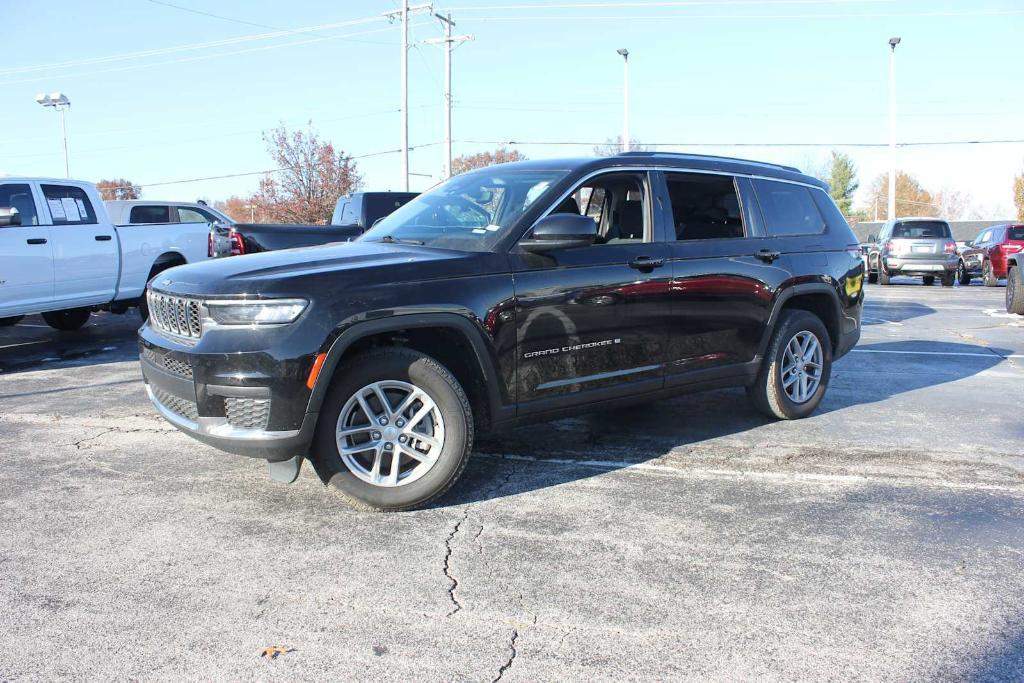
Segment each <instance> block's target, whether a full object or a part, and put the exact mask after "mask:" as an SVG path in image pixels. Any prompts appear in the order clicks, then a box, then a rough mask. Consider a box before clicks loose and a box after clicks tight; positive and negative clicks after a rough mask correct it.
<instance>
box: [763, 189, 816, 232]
mask: <svg viewBox="0 0 1024 683" xmlns="http://www.w3.org/2000/svg"><path fill="white" fill-rule="evenodd" d="M752 183H753V185H754V191H755V192H756V193H757V203H758V204H760V205H761V215H762V216H763V217H764V223H765V229H766V230H767V231H768V234H769V235H817V234H820V233H821V232H822V231H824V229H825V220H824V219H823V218H822V217H821V212H819V211H818V207H817V205H816V204H815V203H814V199H813V198H812V197H811V191H810V190H809V189H808V188H806V187H804V186H803V185H794V184H792V183H780V182H777V181H774V180H760V179H756V178H755V179H754V180H752Z"/></svg>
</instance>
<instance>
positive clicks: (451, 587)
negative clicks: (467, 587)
mask: <svg viewBox="0 0 1024 683" xmlns="http://www.w3.org/2000/svg"><path fill="white" fill-rule="evenodd" d="M468 517H469V508H466V510H465V512H463V514H462V519H460V520H459V521H457V522H456V523H455V526H454V527H453V528H452V532H451V533H450V534H448V538H446V539H445V541H444V575H445V577H446V578H447V579H448V599H449V600H451V601H452V610H451V611H450V612H448V614H446V615H445V617H450V616H452V615H453V614H455V613H456V612H458V611H459V610H461V609H462V603H461V602H459V599H458V598H457V597H455V591H456V590H458V588H459V580H458V579H457V578H455V575H454V574H452V566H451V559H452V540H453V539H454V538H455V535H456V534H458V533H459V529H461V528H462V524H463V522H465V521H466V519H467V518H468Z"/></svg>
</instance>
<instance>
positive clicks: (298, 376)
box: [139, 152, 864, 510]
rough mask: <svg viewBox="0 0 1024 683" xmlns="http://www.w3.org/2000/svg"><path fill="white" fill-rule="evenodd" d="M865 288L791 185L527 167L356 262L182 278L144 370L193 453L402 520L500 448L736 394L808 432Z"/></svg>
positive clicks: (157, 314) (606, 167)
mask: <svg viewBox="0 0 1024 683" xmlns="http://www.w3.org/2000/svg"><path fill="white" fill-rule="evenodd" d="M863 282H864V262H863V260H862V259H861V254H860V248H859V246H858V244H857V240H856V238H855V237H854V234H853V232H852V231H851V230H850V227H849V226H848V225H847V223H846V221H845V220H844V219H843V216H842V214H840V212H839V210H838V209H837V208H836V206H835V204H834V203H833V202H832V200H831V198H830V197H829V195H828V191H827V186H826V185H825V184H824V183H822V182H821V181H819V180H817V179H815V178H812V177H810V176H807V175H804V174H802V173H800V172H799V171H797V170H796V169H794V168H790V167H786V166H777V165H774V164H766V163H757V162H750V161H742V160H737V159H727V158H721V157H707V156H698V155H683V154H664V153H651V152H631V153H626V154H621V155H618V156H615V157H609V158H604V159H591V160H586V159H583V160H580V159H576V160H543V161H524V162H517V163H512V164H502V165H498V166H492V167H489V168H485V169H480V170H478V171H473V172H470V173H466V174H463V175H459V176H456V177H455V178H453V179H451V180H449V181H447V182H445V183H444V184H442V185H439V186H438V187H436V188H434V189H433V190H431V191H429V192H426V193H424V194H423V195H421V196H419V197H418V198H416V199H414V200H413V201H411V202H410V203H408V204H406V205H405V206H403V207H402V208H401V209H399V210H398V211H396V212H394V213H393V214H391V215H390V216H388V217H387V218H386V219H384V220H383V221H381V222H380V223H378V224H377V225H376V226H374V227H373V228H371V229H370V230H369V231H367V232H366V233H365V234H363V235H361V236H360V237H359V238H357V239H356V241H354V242H348V243H343V244H335V245H329V246H323V247H316V248H311V249H303V250H301V251H296V250H292V251H280V252H270V253H266V254H256V255H253V256H249V257H246V258H242V259H221V260H210V261H205V262H203V263H196V264H191V265H186V266H180V267H177V268H172V269H170V270H167V271H164V272H163V273H161V274H160V275H159V276H158V277H156V278H155V279H154V280H153V281H152V282H151V283H150V287H149V290H148V292H147V295H148V297H149V301H150V304H149V308H150V311H151V313H150V318H149V321H148V322H147V323H146V324H145V325H144V326H143V327H142V328H141V329H140V330H139V347H140V354H141V364H142V373H143V377H144V380H145V383H146V390H147V392H148V395H149V397H150V399H151V401H152V402H153V404H154V405H155V407H156V409H157V410H158V411H159V412H160V413H161V414H162V415H163V416H164V417H165V418H166V419H167V420H169V421H170V422H171V423H173V424H174V425H176V426H177V427H178V428H180V429H182V430H183V431H185V432H186V433H188V434H190V435H191V436H193V437H195V438H197V439H199V440H201V441H204V442H206V443H208V444H212V445H214V446H216V447H218V448H220V449H222V450H225V451H229V452H232V453H238V454H242V455H248V456H253V457H258V458H263V459H265V460H267V461H268V462H269V463H270V473H271V475H272V476H273V477H274V478H276V479H279V480H283V481H292V480H294V479H295V477H297V476H298V473H299V469H300V467H301V465H302V463H303V461H304V459H309V460H310V461H311V463H312V465H313V466H314V468H315V469H316V472H317V474H318V475H319V476H320V478H321V479H322V480H323V481H324V482H325V483H329V484H330V485H332V486H333V487H335V488H337V489H338V490H339V491H340V492H341V493H342V494H343V495H344V496H345V497H346V499H347V500H348V501H349V502H351V503H352V504H354V505H355V506H357V507H361V508H366V509H379V510H402V509H409V508H413V507H418V506H422V505H425V504H427V503H428V502H429V501H431V500H433V499H435V498H436V497H437V496H440V495H441V494H442V493H443V492H444V491H446V490H447V489H448V488H449V487H450V486H452V485H453V484H454V483H455V481H456V480H457V479H458V478H459V475H460V474H461V473H462V471H463V469H464V468H465V466H466V464H467V461H468V459H469V456H470V453H471V452H472V448H473V438H474V435H475V434H477V433H480V432H484V431H500V430H502V429H505V428H508V427H511V426H514V425H519V424H523V423H527V422H530V421H536V420H546V419H551V418H556V417H562V416H566V415H569V414H572V413H576V412H581V411H587V410H594V409H599V408H600V409H607V408H611V407H614V406H618V405H621V404H624V403H636V402H645V401H658V400H663V399H665V398H666V397H669V396H672V395H675V394H678V393H682V392H694V391H700V390H704V389H712V388H718V387H730V386H737V387H746V390H747V394H748V396H749V398H750V400H751V402H752V403H753V406H754V407H755V408H757V409H758V410H760V411H761V412H763V413H765V414H766V415H768V416H771V417H773V418H776V419H795V418H802V417H805V416H807V415H809V414H811V413H812V412H813V411H814V410H815V409H816V408H817V407H818V405H819V404H820V402H821V400H822V398H823V396H824V395H825V391H826V388H827V386H828V383H829V377H830V373H831V369H832V362H833V361H834V360H835V359H837V358H839V357H840V356H842V355H843V354H845V353H846V352H848V351H849V350H850V349H851V348H852V347H853V346H854V345H855V344H856V343H857V340H858V339H859V338H860V329H861V326H860V319H861V311H862V307H863V297H864V295H863ZM694 400H699V399H694ZM679 409H680V410H681V411H685V404H683V403H680V404H679ZM737 409H738V410H739V409H740V408H737ZM557 448H558V445H557V444H552V449H555V450H557Z"/></svg>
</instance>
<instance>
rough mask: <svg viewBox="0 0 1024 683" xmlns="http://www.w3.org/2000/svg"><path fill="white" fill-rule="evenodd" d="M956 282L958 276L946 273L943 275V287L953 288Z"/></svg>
mask: <svg viewBox="0 0 1024 683" xmlns="http://www.w3.org/2000/svg"><path fill="white" fill-rule="evenodd" d="M955 281H956V274H955V273H944V274H943V275H942V286H943V287H952V286H953V283H954V282H955Z"/></svg>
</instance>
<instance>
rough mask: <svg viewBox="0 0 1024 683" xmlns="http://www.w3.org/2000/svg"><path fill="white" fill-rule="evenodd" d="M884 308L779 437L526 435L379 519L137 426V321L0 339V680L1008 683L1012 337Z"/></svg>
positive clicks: (984, 317)
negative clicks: (806, 410) (429, 496)
mask: <svg viewBox="0 0 1024 683" xmlns="http://www.w3.org/2000/svg"><path fill="white" fill-rule="evenodd" d="M897 282H898V283H899V284H897V285H896V286H892V287H884V288H883V287H878V286H869V287H868V293H867V298H868V304H867V307H866V312H865V320H864V322H865V326H864V334H863V337H862V340H861V343H860V345H859V346H858V347H857V349H856V350H855V351H854V352H853V353H851V354H850V355H848V356H847V357H846V358H844V359H842V360H841V361H839V362H838V363H837V364H836V366H835V368H834V371H833V378H832V382H831V386H830V389H829V393H828V395H827V397H826V399H825V401H824V403H823V404H822V407H821V409H820V410H819V411H818V412H817V413H816V414H815V415H813V416H812V417H810V418H808V419H806V420H802V421H797V422H786V423H783V422H768V421H767V420H766V419H764V418H762V417H760V416H759V414H757V413H755V412H754V410H753V409H752V408H750V407H749V406H748V404H747V402H746V399H745V397H744V395H743V392H742V391H741V390H725V391H717V392H712V393H708V394H700V395H694V396H683V397H680V398H677V399H674V400H672V401H668V402H663V403H660V404H653V405H647V406H641V407H637V408H631V409H629V410H623V411H619V412H617V413H613V414H609V413H602V414H598V415H592V416H586V417H580V418H574V419H567V420H562V421H559V422H554V423H550V424H545V425H538V426H534V427H530V428H528V429H523V430H518V431H516V432H513V433H512V434H509V435H508V436H506V437H504V438H502V439H498V440H490V441H486V442H481V443H479V444H478V448H477V457H476V458H475V459H474V461H473V463H472V464H471V465H470V468H469V470H467V475H466V477H465V478H464V479H463V481H462V482H461V483H460V484H459V485H458V486H456V487H455V489H454V491H453V492H452V493H451V494H449V496H448V497H447V498H445V499H443V500H442V502H441V503H440V504H439V505H437V506H435V507H434V508H432V509H429V510H423V511H418V512H411V513H403V514H392V515H380V514H367V513H358V512H353V511H351V510H349V509H348V508H347V507H346V506H345V505H344V504H343V503H342V502H341V501H340V499H339V498H337V497H335V496H334V495H332V494H331V493H330V491H329V490H327V489H324V487H323V486H322V485H321V484H320V482H319V480H318V479H316V478H315V476H314V475H313V473H312V469H311V468H308V467H307V468H306V469H305V470H304V471H303V473H302V475H301V477H300V479H299V481H298V482H296V483H295V484H293V485H290V486H287V485H282V484H277V483H274V482H272V481H271V480H270V479H269V478H268V477H267V476H266V473H265V469H264V466H263V465H262V464H261V463H259V462H257V461H253V460H248V459H245V458H240V457H235V456H229V455H224V454H221V453H219V452H217V451H214V450H213V449H210V448H208V447H206V446H203V445H201V444H199V443H197V442H195V441H193V440H191V439H189V438H188V437H186V436H184V435H183V434H180V433H179V432H177V431H176V430H174V429H173V428H171V427H170V426H169V425H167V424H166V423H165V422H164V421H163V420H161V419H159V418H158V417H157V416H156V414H155V413H154V412H153V411H152V410H151V409H150V407H149V405H148V403H147V401H146V398H145V394H144V391H143V389H142V384H141V382H140V379H139V370H138V364H137V362H136V361H135V359H134V355H135V345H134V330H135V327H136V325H137V321H138V318H137V317H136V316H135V315H134V314H129V315H126V316H111V315H109V314H100V315H96V316H94V318H93V320H92V322H91V323H90V324H89V326H88V327H86V328H85V329H84V330H83V331H81V332H78V333H73V334H67V333H65V334H60V333H57V332H55V331H53V330H50V329H49V328H46V327H45V325H44V324H43V323H42V321H41V320H40V319H39V318H37V317H36V318H30V319H27V320H26V321H25V324H23V325H20V326H18V327H15V328H5V329H3V330H0V438H2V440H3V441H2V442H3V444H4V453H5V457H4V458H3V460H2V461H0V522H2V525H3V529H4V531H5V533H3V535H2V536H0V601H2V604H3V605H4V609H3V610H0V633H2V634H3V635H2V639H0V642H2V643H3V647H0V679H4V680H17V679H53V678H57V677H73V678H90V679H133V680H139V679H141V680H153V679H178V678H190V679H199V678H202V679H230V680H239V679H277V678H281V679H290V680H295V679H324V678H328V677H329V678H331V679H335V680H340V679H346V678H359V679H363V680H380V679H388V680H414V679H415V680H470V681H493V680H499V679H500V680H503V681H504V680H508V681H514V680H521V681H537V680H566V679H586V680H621V679H644V680H654V679H678V678H700V679H719V680H720V679H737V678H744V679H748V678H765V679H776V680H778V679H785V680H793V679H815V680H822V679H872V680H877V679H889V680H894V679H898V680H908V679H952V678H955V679H970V680H1020V679H1022V678H1024V571H1022V570H1024V420H1022V418H1021V410H1020V408H1021V398H1022V387H1024V318H1021V317H1019V316H1008V315H1007V314H1005V313H1004V312H1003V305H1002V304H1003V290H1002V288H999V289H987V288H984V287H981V286H970V287H956V288H954V289H943V288H940V287H938V286H934V287H923V286H922V285H920V284H919V283H917V284H914V283H913V282H912V281H910V280H907V281H905V282H904V281H901V280H897ZM275 645H277V646H282V647H284V648H286V649H289V650H290V651H288V652H285V653H284V654H281V655H280V656H279V657H277V658H276V659H274V660H270V659H268V658H264V657H261V651H262V650H263V649H264V648H266V647H268V646H275Z"/></svg>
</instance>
